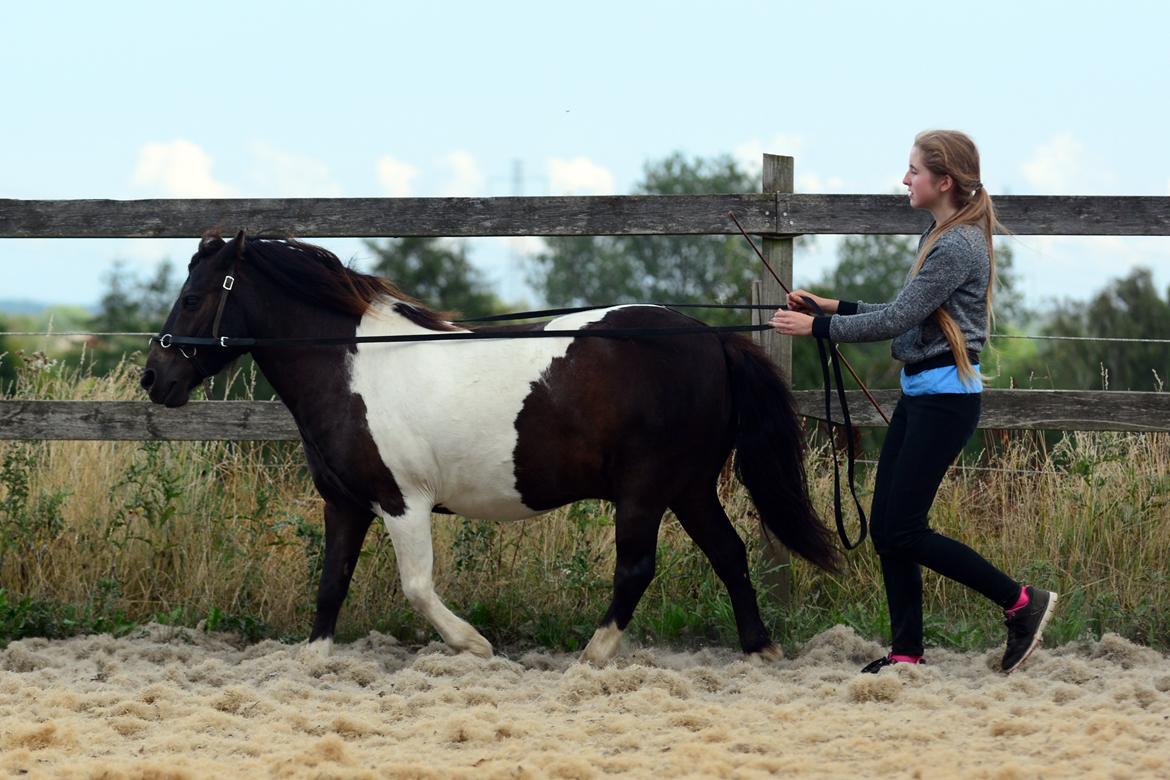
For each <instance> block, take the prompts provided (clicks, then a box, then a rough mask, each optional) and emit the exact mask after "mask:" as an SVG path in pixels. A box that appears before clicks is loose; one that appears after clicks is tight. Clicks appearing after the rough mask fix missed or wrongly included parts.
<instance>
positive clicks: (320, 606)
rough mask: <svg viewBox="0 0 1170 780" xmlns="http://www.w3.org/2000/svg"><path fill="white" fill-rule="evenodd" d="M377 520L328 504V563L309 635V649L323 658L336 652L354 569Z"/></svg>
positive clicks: (369, 513)
mask: <svg viewBox="0 0 1170 780" xmlns="http://www.w3.org/2000/svg"><path fill="white" fill-rule="evenodd" d="M373 519H374V515H373V513H372V512H370V511H369V510H365V511H361V510H353V509H348V508H345V507H342V506H339V505H337V504H333V503H326V504H325V562H324V565H323V566H322V568H321V581H320V582H319V583H318V585H317V614H316V616H315V617H314V619H313V630H312V632H311V633H310V634H309V648H310V649H311V650H314V651H316V652H317V653H319V654H320V655H321V656H322V657H327V656H328V655H329V654H330V652H332V650H333V633H334V630H335V629H336V628H337V613H338V612H340V611H341V603H342V602H343V601H345V596H346V594H347V593H348V592H349V583H350V580H351V579H352V578H353V570H354V566H355V565H357V560H358V554H359V553H361V551H362V542H364V541H365V538H366V531H367V530H369V527H370V522H371V521H372V520H373Z"/></svg>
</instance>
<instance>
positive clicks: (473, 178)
mask: <svg viewBox="0 0 1170 780" xmlns="http://www.w3.org/2000/svg"><path fill="white" fill-rule="evenodd" d="M441 164H442V166H443V167H444V168H446V169H447V170H448V172H449V178H448V180H447V183H446V184H445V185H444V186H443V191H442V192H443V195H444V196H445V197H460V198H468V197H472V196H475V195H479V194H481V193H482V192H483V187H484V184H485V183H486V181H487V179H486V178H485V177H484V175H483V172H482V171H481V170H480V169H479V164H478V163H476V161H475V158H474V157H472V156H471V153H470V152H466V151H463V150H462V149H457V150H455V151H453V152H450V153H449V154H447V155H446V156H445V157H443V158H442V161H441Z"/></svg>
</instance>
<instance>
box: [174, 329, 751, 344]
mask: <svg viewBox="0 0 1170 780" xmlns="http://www.w3.org/2000/svg"><path fill="white" fill-rule="evenodd" d="M771 327H772V326H771V325H697V326H689V327H685V328H592V329H589V330H517V331H506V332H503V333H498V332H493V333H481V332H478V331H461V330H455V331H441V332H434V333H412V334H395V335H389V336H322V337H314V336H307V337H304V338H251V337H237V336H221V337H220V338H218V339H213V338H210V337H208V336H171V335H169V334H166V335H163V336H154V337H152V339H151V340H152V341H157V342H159V343H160V344H162V345H163V346H167V347H169V346H176V347H223V348H225V349H231V348H233V347H294V346H296V347H313V346H341V345H347V344H400V343H409V342H419V341H468V340H474V339H541V338H544V339H557V338H562V339H563V338H569V339H575V338H583V337H587V338H609V339H626V338H640V337H643V336H689V335H695V334H700V333H748V332H755V331H764V330H770V329H771Z"/></svg>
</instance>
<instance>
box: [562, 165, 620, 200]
mask: <svg viewBox="0 0 1170 780" xmlns="http://www.w3.org/2000/svg"><path fill="white" fill-rule="evenodd" d="M548 185H549V189H550V190H551V191H552V193H553V194H554V195H612V194H613V193H614V177H613V174H612V173H610V171H609V169H608V168H605V167H604V166H601V165H598V164H597V163H595V162H593V161H592V160H590V159H589V158H588V157H574V158H573V159H571V160H561V159H558V158H555V157H553V158H549V160H548Z"/></svg>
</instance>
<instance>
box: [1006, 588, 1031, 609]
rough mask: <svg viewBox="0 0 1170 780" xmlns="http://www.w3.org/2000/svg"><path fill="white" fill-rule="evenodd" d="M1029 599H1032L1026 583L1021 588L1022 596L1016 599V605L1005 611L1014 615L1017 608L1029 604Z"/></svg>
mask: <svg viewBox="0 0 1170 780" xmlns="http://www.w3.org/2000/svg"><path fill="white" fill-rule="evenodd" d="M1029 601H1031V599H1029V598H1028V586H1027V585H1025V586H1023V587H1022V588H1020V597H1019V598H1018V599H1016V603H1015V606H1013V607H1012V608H1011V609H1008V610H1005V611H1006V612H1007V614H1008V615H1014V614H1016V611H1017V610H1019V609H1022V608H1023V607H1026V606H1028V602H1029Z"/></svg>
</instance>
